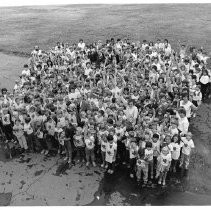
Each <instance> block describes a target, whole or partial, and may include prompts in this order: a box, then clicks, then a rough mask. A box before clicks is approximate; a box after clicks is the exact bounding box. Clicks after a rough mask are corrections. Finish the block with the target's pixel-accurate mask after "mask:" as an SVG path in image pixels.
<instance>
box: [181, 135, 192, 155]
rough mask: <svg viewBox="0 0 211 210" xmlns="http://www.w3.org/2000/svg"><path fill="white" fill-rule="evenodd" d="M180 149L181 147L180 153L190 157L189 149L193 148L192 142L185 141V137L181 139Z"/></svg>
mask: <svg viewBox="0 0 211 210" xmlns="http://www.w3.org/2000/svg"><path fill="white" fill-rule="evenodd" d="M181 140H182V142H181V147H182V153H183V154H185V155H190V152H191V149H193V148H194V147H195V145H194V143H193V140H192V139H191V140H189V141H188V140H187V139H186V137H181Z"/></svg>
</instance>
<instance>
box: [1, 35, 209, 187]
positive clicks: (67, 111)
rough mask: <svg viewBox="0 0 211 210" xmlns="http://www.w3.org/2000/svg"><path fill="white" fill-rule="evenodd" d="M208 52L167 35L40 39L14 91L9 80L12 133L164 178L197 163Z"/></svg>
mask: <svg viewBox="0 0 211 210" xmlns="http://www.w3.org/2000/svg"><path fill="white" fill-rule="evenodd" d="M207 58H208V57H207V56H206V54H205V53H204V50H203V49H196V48H195V47H188V46H185V45H180V50H179V51H178V52H176V51H174V50H173V49H172V48H171V45H170V43H169V42H168V40H167V39H165V40H164V41H161V40H159V39H158V40H157V41H156V43H153V42H152V41H149V42H148V41H146V40H144V41H143V43H140V42H131V41H130V40H128V39H125V40H121V39H117V40H116V41H115V40H114V39H113V38H112V39H111V40H107V41H106V43H103V42H102V41H98V42H95V43H92V44H90V45H87V44H85V43H84V42H83V40H82V39H81V40H80V41H79V43H78V44H72V45H70V44H68V43H66V44H64V43H60V42H58V43H57V45H56V47H54V48H53V49H51V50H50V51H47V52H46V51H43V50H41V49H39V47H38V46H35V48H34V50H33V51H32V53H31V58H30V61H29V63H28V64H26V65H24V69H23V71H22V73H21V76H20V78H19V79H18V80H17V81H16V83H15V87H14V90H13V92H9V91H8V90H7V89H6V88H2V95H1V96H0V107H1V112H0V114H1V126H0V127H1V130H2V133H3V134H4V137H5V138H4V139H5V141H6V142H9V141H12V142H14V143H15V142H16V143H18V144H19V145H20V147H21V148H22V152H27V153H31V152H40V153H41V154H42V155H52V154H55V153H58V154H64V155H65V160H66V161H68V163H69V164H72V162H73V161H74V162H76V164H77V163H79V162H80V163H84V164H86V166H91V167H96V166H97V165H99V166H101V167H103V168H105V169H106V171H107V173H110V174H113V173H114V172H115V166H116V164H117V163H118V164H123V165H126V166H127V167H128V170H129V171H130V177H131V178H136V179H137V182H138V183H140V182H141V181H143V184H147V182H148V181H149V180H152V179H157V181H158V183H159V184H162V185H165V184H166V175H167V173H168V172H169V171H172V173H175V172H176V171H177V170H178V167H183V168H185V169H188V165H189V161H190V156H191V151H192V149H193V148H194V142H193V140H192V134H191V133H190V131H189V122H190V119H191V117H194V115H195V111H196V110H197V107H198V106H199V105H200V104H201V102H202V101H203V100H206V98H208V97H209V94H210V81H211V80H210V76H211V74H210V70H209V69H208V68H207ZM142 175H143V177H142Z"/></svg>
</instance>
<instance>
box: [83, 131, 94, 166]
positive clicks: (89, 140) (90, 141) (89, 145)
mask: <svg viewBox="0 0 211 210" xmlns="http://www.w3.org/2000/svg"><path fill="white" fill-rule="evenodd" d="M85 145H86V148H85V152H86V161H87V162H86V166H87V167H88V166H89V164H90V159H91V162H92V165H93V166H94V167H96V163H95V154H94V146H95V139H94V136H93V135H91V133H90V132H88V133H87V135H86V137H85Z"/></svg>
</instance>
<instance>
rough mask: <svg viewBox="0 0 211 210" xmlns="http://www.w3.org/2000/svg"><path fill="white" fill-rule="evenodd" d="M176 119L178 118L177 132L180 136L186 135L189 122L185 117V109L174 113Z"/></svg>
mask: <svg viewBox="0 0 211 210" xmlns="http://www.w3.org/2000/svg"><path fill="white" fill-rule="evenodd" d="M176 117H177V118H178V130H179V133H180V134H186V133H187V132H188V128H189V121H188V118H187V117H186V111H185V109H180V110H179V112H176Z"/></svg>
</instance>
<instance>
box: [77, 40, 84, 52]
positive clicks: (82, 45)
mask: <svg viewBox="0 0 211 210" xmlns="http://www.w3.org/2000/svg"><path fill="white" fill-rule="evenodd" d="M78 47H79V48H81V49H82V50H84V48H85V43H84V42H83V43H80V42H79V43H78Z"/></svg>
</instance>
